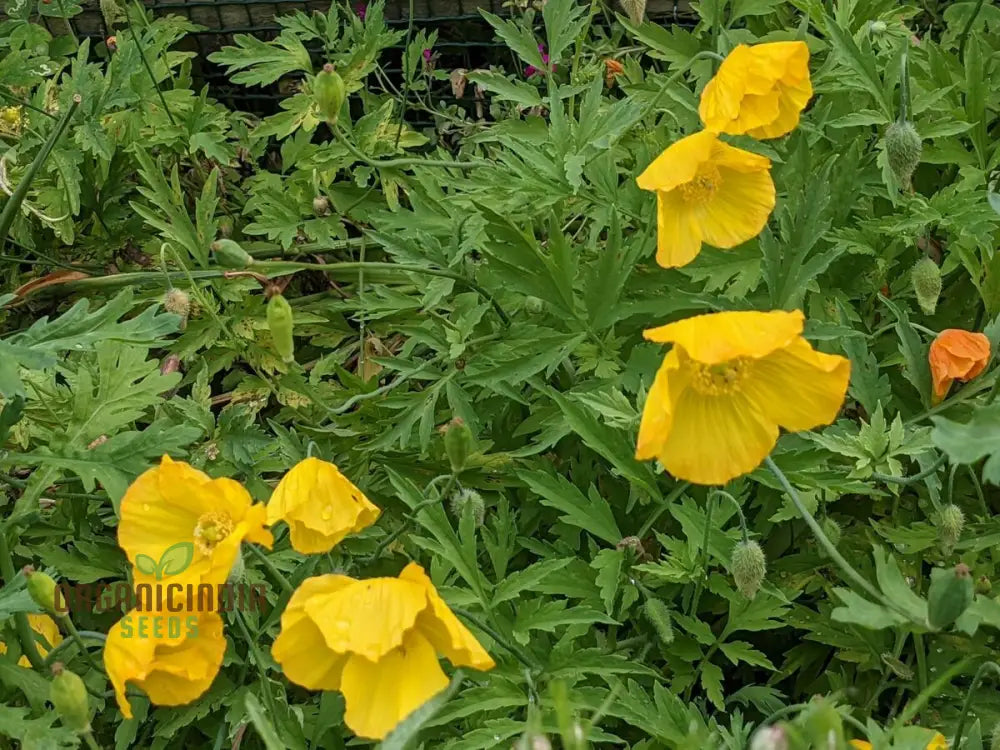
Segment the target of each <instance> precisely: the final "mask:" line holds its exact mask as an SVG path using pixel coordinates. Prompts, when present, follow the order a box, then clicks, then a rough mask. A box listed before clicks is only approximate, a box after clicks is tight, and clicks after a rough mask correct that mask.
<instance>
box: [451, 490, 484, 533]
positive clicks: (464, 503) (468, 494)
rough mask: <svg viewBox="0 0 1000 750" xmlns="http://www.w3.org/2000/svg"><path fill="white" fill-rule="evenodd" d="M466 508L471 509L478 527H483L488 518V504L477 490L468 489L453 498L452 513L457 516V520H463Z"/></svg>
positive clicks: (460, 491)
mask: <svg viewBox="0 0 1000 750" xmlns="http://www.w3.org/2000/svg"><path fill="white" fill-rule="evenodd" d="M466 508H470V509H471V513H472V517H473V519H475V521H476V526H482V525H483V520H484V519H485V518H486V503H485V502H483V496H482V495H480V494H479V493H478V492H476V491H475V490H468V489H466V490H459V491H458V492H456V493H455V494H454V495H452V496H451V512H452V513H454V514H455V516H456V518H459V519H460V518H462V516H464V515H465V509H466Z"/></svg>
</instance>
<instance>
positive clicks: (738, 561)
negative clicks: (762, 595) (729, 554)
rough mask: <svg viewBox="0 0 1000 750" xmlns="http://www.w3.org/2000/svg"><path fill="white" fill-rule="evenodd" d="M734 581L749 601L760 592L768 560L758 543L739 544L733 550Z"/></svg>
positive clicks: (732, 567)
mask: <svg viewBox="0 0 1000 750" xmlns="http://www.w3.org/2000/svg"><path fill="white" fill-rule="evenodd" d="M731 569H732V574H733V580H734V581H736V588H738V589H739V590H740V593H742V594H743V596H745V597H746V598H747V599H753V598H754V597H755V596H756V595H757V592H758V591H759V590H760V585H761V583H762V582H763V581H764V574H765V573H766V572H767V558H765V557H764V550H762V549H761V547H760V545H759V544H757V542H753V541H750V542H738V543H737V544H736V546H735V547H734V548H733V560H732V566H731Z"/></svg>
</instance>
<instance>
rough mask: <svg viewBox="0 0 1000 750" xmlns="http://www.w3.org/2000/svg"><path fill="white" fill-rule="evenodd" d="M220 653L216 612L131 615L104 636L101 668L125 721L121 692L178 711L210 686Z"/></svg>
mask: <svg viewBox="0 0 1000 750" xmlns="http://www.w3.org/2000/svg"><path fill="white" fill-rule="evenodd" d="M225 651H226V637H225V635H223V630H222V618H221V617H220V616H219V614H218V613H217V612H190V611H185V612H165V611H163V612H161V611H150V610H147V611H140V610H132V611H130V612H129V613H128V614H127V615H125V616H124V617H123V618H122V619H121V620H119V621H118V622H117V623H115V624H114V625H113V626H112V628H111V630H109V631H108V639H107V641H106V642H105V644H104V667H105V669H106V670H107V673H108V678H109V679H110V680H111V685H112V686H113V687H114V690H115V698H116V699H117V701H118V707H119V708H120V709H121V712H122V715H123V716H124V717H125V718H126V719H131V718H132V706H131V705H130V704H129V701H128V698H127V697H126V694H125V691H126V688H127V687H128V686H129V685H135V686H136V687H138V688H140V689H141V690H142V691H143V692H145V693H146V695H147V696H148V697H149V700H150V701H151V702H152V703H153V704H155V705H157V706H181V705H184V704H186V703H191V702H192V701H194V700H196V699H197V698H199V697H200V696H201V695H202V693H204V692H205V691H206V690H208V688H209V687H210V686H211V684H212V681H213V680H214V679H215V676H216V674H218V672H219V667H221V666H222V656H223V654H224V653H225Z"/></svg>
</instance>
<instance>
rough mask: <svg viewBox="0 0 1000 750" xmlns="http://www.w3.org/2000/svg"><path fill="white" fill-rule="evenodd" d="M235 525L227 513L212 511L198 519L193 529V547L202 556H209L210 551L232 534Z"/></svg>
mask: <svg viewBox="0 0 1000 750" xmlns="http://www.w3.org/2000/svg"><path fill="white" fill-rule="evenodd" d="M234 528H236V524H235V523H233V519H232V518H230V516H229V514H228V513H223V512H221V511H217V510H213V511H210V512H208V513H205V514H203V515H202V516H201V518H199V519H198V523H196V524H195V527H194V546H195V547H197V549H198V551H199V552H201V553H202V554H203V555H211V554H212V551H213V550H214V549H215V548H216V547H217V546H218V545H219V543H220V542H221V541H222V540H223V539H225V538H226V537H227V536H229V535H230V534H232V533H233V529H234Z"/></svg>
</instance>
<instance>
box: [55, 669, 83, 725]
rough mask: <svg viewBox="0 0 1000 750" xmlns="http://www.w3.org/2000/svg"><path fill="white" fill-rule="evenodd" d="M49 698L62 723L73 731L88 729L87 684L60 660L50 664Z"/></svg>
mask: <svg viewBox="0 0 1000 750" xmlns="http://www.w3.org/2000/svg"><path fill="white" fill-rule="evenodd" d="M49 700H50V701H52V705H53V706H55V708H56V711H57V712H58V713H59V716H60V717H62V721H63V724H65V725H66V726H67V727H68V728H69V729H72V730H73V731H74V732H77V733H78V734H79V733H83V732H89V731H90V701H89V698H88V697H87V686H86V685H84V684H83V680H81V679H80V676H79V675H78V674H76V673H75V672H70V671H69V670H68V669H66V668H65V667H64V666H63V665H62V663H61V662H56V663H55V664H53V665H52V684H51V685H50V686H49Z"/></svg>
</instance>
